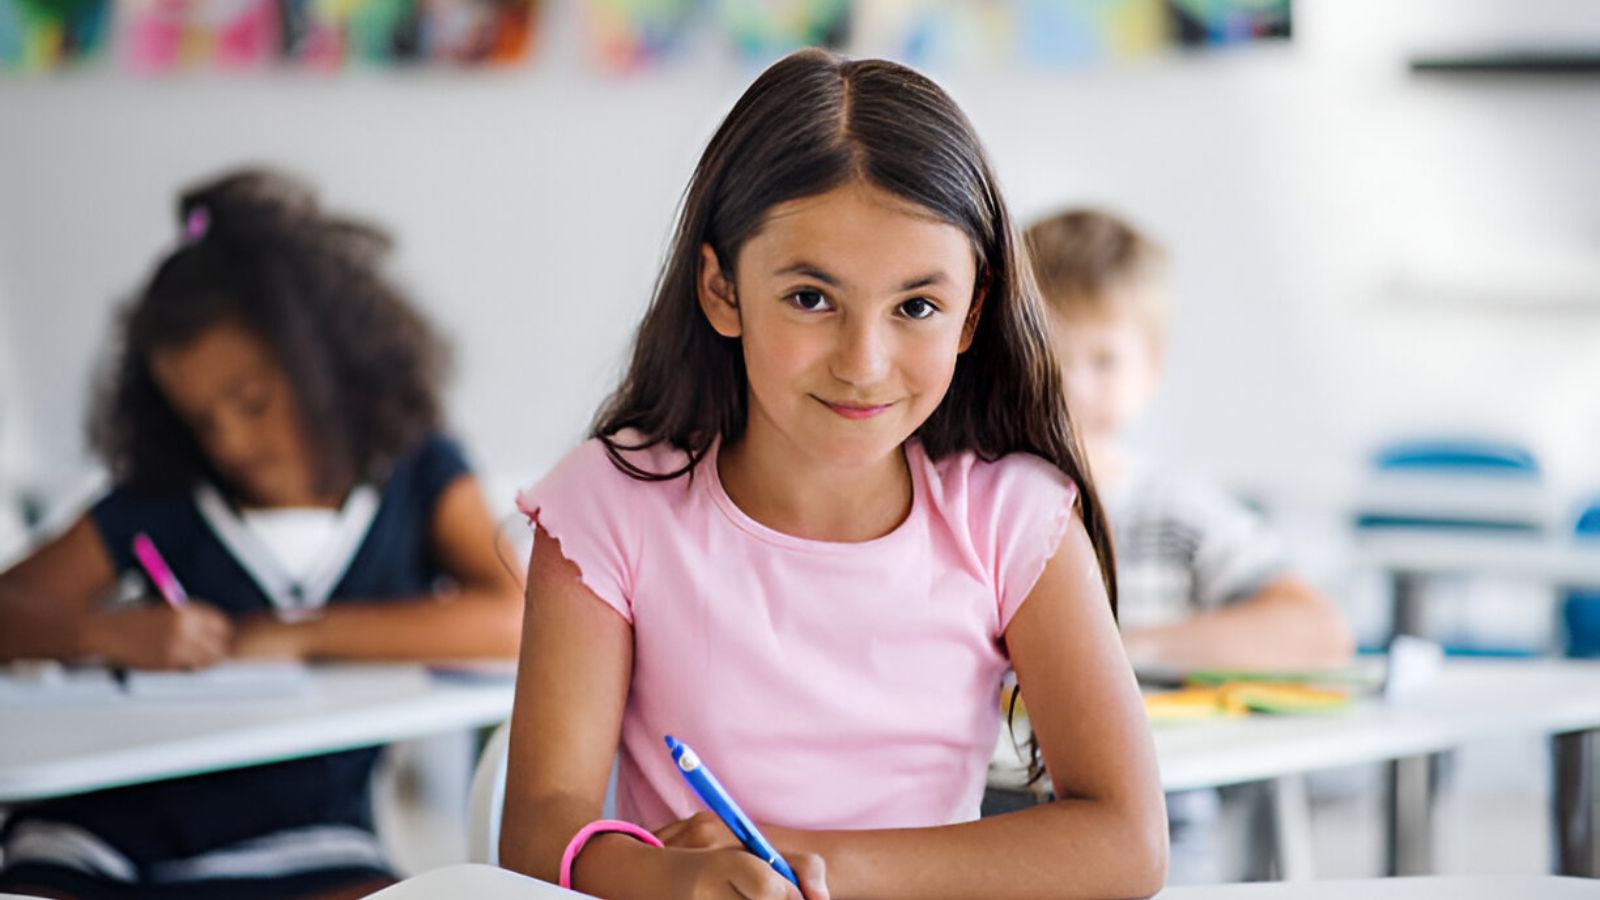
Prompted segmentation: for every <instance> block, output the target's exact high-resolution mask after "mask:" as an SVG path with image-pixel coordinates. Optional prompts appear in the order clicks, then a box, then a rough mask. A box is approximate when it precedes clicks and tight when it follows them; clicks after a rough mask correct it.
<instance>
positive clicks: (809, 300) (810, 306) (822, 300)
mask: <svg viewBox="0 0 1600 900" xmlns="http://www.w3.org/2000/svg"><path fill="white" fill-rule="evenodd" d="M787 299H788V301H789V305H790V306H792V307H794V308H795V309H798V310H803V311H805V312H822V311H823V310H826V309H827V308H828V298H827V297H824V296H822V292H821V291H814V290H809V289H808V290H803V291H795V292H794V293H792V294H790V295H789V296H788V298H787Z"/></svg>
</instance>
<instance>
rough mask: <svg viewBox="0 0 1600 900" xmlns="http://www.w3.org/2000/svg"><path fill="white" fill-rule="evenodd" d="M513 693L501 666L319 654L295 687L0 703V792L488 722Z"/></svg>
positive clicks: (118, 782)
mask: <svg viewBox="0 0 1600 900" xmlns="http://www.w3.org/2000/svg"><path fill="white" fill-rule="evenodd" d="M511 696H512V684H511V682H510V680H509V679H504V678H489V679H483V680H473V679H463V678H460V677H454V678H451V677H438V676H433V675H430V674H429V673H428V671H427V670H426V669H424V668H423V667H421V666H416V665H329V666H322V665H318V666H313V667H311V678H310V685H309V687H308V688H307V689H306V690H305V691H303V692H301V693H298V694H296V695H294V696H286V697H274V698H256V699H248V700H244V699H204V700H199V699H194V700H189V699H184V700H179V699H150V698H134V697H118V698H112V699H103V700H86V701H73V702H64V703H61V704H42V703H32V704H23V705H10V704H8V705H0V732H3V733H4V734H5V739H4V740H0V803H16V802H20V801H26V800H37V799H42V798H46V797H54V796H62V795H65V794H75V793H81V792H84V791H92V790H100V789H103V788H110V787H119V786H122V785H128V784H138V783H141V782H147V781H157V780H160V779H165V778H176V777H181V776H184V775H194V774H198V773H201V772H211V771H217V770H220V769H231V768H239V767H242V766H249V765H255V764H258V763H265V762H274V761H278V760H284V759H293V758H297V757H304V756H312V755H315V754H319V753H328V752H332V751H335V750H346V749H350V748H354V747H365V746H373V745H378V744H387V743H392V742H394V741H402V740H409V739H411V738H417V737H425V736H429V735H435V734H444V733H448V732H452V731H458V730H461V729H466V728H476V727H480V726H484V725H493V724H496V723H498V722H501V721H504V720H505V719H506V718H507V717H508V716H510V714H511Z"/></svg>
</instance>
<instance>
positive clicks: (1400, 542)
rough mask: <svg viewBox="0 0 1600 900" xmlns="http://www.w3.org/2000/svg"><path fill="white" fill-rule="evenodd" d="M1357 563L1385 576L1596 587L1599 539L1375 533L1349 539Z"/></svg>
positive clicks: (1599, 568)
mask: <svg viewBox="0 0 1600 900" xmlns="http://www.w3.org/2000/svg"><path fill="white" fill-rule="evenodd" d="M1355 558H1356V561H1357V562H1358V563H1361V564H1363V565H1367V566H1371V567H1373V568H1377V569H1383V570H1386V571H1389V572H1396V573H1399V572H1414V573H1419V574H1428V573H1444V572H1477V573H1483V574H1489V575H1509V576H1515V577H1523V578H1529V579H1533V580H1536V581H1541V582H1545V583H1547V584H1551V585H1555V586H1557V587H1581V586H1600V541H1594V540H1587V541H1580V540H1578V539H1577V538H1575V537H1574V536H1572V535H1570V534H1562V535H1559V536H1557V537H1551V536H1545V535H1519V534H1475V533H1461V534H1453V533H1440V532H1438V531H1429V530H1426V529H1416V530H1415V531H1411V530H1405V529H1375V530H1373V531H1371V532H1361V531H1358V532H1357V533H1356V536H1355Z"/></svg>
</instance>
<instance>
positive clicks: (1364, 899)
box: [372, 864, 1600, 900]
mask: <svg viewBox="0 0 1600 900" xmlns="http://www.w3.org/2000/svg"><path fill="white" fill-rule="evenodd" d="M584 896H587V895H585V894H576V893H573V892H572V891H566V890H562V889H561V888H558V887H556V886H554V885H551V884H546V883H545V882H542V881H536V880H534V879H532V878H527V877H525V876H522V875H517V874H514V873H512V872H507V871H506V870H504V869H498V868H495V867H493V866H484V865H470V864H469V865H459V866H447V867H445V868H442V869H434V870H433V871H431V872H424V873H423V874H421V875H418V876H416V877H414V878H407V879H406V880H405V881H402V882H400V883H399V884H397V885H394V886H392V887H388V888H385V889H384V890H381V891H379V892H378V893H376V894H373V895H372V897H373V898H374V900H446V898H451V900H453V898H456V897H471V898H473V900H538V898H544V897H550V898H560V897H584ZM1157 897H1158V900H1236V898H1237V900H1372V898H1375V900H1438V898H1441V897H1443V898H1449V900H1505V898H1507V897H1514V898H1517V900H1545V898H1549V900H1567V898H1572V900H1584V898H1587V900H1594V898H1600V882H1596V881H1590V880H1588V879H1582V878H1558V877H1554V876H1549V875H1482V876H1467V877H1433V878H1363V879H1353V880H1348V881H1296V882H1283V881H1280V882H1270V883H1259V884H1219V885H1204V886H1196V887H1173V888H1167V889H1166V890H1164V891H1162V892H1161V893H1160V894H1158V895H1157Z"/></svg>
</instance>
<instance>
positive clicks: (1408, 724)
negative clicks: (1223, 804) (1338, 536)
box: [990, 660, 1600, 875]
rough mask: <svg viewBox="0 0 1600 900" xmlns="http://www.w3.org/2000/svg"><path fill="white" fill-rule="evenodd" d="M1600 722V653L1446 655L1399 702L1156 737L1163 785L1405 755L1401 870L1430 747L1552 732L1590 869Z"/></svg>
mask: <svg viewBox="0 0 1600 900" xmlns="http://www.w3.org/2000/svg"><path fill="white" fill-rule="evenodd" d="M1595 729H1600V661H1569V660H1450V661H1447V662H1446V663H1445V666H1444V668H1443V670H1442V671H1441V672H1440V673H1439V676H1438V678H1437V679H1435V680H1434V681H1432V682H1429V683H1428V684H1426V685H1423V686H1421V687H1420V688H1418V689H1417V690H1416V691H1415V692H1414V693H1412V694H1410V695H1408V696H1406V697H1404V698H1401V699H1399V700H1396V701H1392V702H1391V701H1385V700H1381V699H1378V698H1368V699H1363V700H1359V701H1357V702H1356V704H1355V705H1354V707H1353V708H1351V709H1349V710H1347V711H1344V712H1342V713H1338V714H1332V715H1327V716H1251V717H1248V718H1242V719H1225V720H1216V719H1213V720H1206V721H1200V722H1191V723H1181V724H1164V725H1158V726H1156V728H1155V743H1156V755H1157V757H1158V758H1159V760H1160V763H1161V782H1162V786H1163V787H1165V788H1166V789H1167V790H1188V789H1191V788H1204V787H1217V786H1220V785H1226V784H1238V783H1242V782H1247V781H1275V780H1280V779H1284V778H1286V777H1288V778H1295V777H1297V776H1300V775H1302V774H1304V773H1307V772H1312V771H1316V770H1319V769H1331V768H1337V767H1340V766H1349V765H1359V764H1362V763H1375V762H1385V761H1391V760H1400V761H1403V765H1397V767H1396V770H1395V771H1394V772H1393V773H1391V777H1392V778H1393V779H1394V781H1393V782H1392V784H1391V789H1390V797H1389V842H1390V847H1389V850H1390V866H1391V868H1392V869H1394V870H1395V871H1396V872H1397V874H1419V873H1420V871H1423V870H1426V869H1427V868H1428V865H1429V863H1428V855H1429V854H1428V845H1429V842H1430V841H1431V836H1430V833H1429V828H1428V825H1429V821H1430V820H1429V818H1428V806H1429V797H1428V796H1427V769H1426V756H1427V754H1432V753H1438V752H1441V751H1444V750H1450V749H1453V748H1456V747H1459V746H1461V745H1463V744H1467V743H1471V742H1473V741H1478V740H1484V739H1489V738H1497V737H1510V736H1516V735H1551V736H1554V737H1555V750H1556V765H1555V769H1556V771H1555V778H1554V784H1553V790H1552V791H1551V803H1552V821H1553V823H1555V824H1556V825H1557V829H1558V830H1557V834H1556V840H1555V841H1554V842H1553V843H1554V845H1555V846H1556V847H1557V848H1558V852H1559V854H1560V857H1559V860H1560V862H1559V868H1560V870H1561V871H1563V872H1565V873H1569V874H1582V875H1592V874H1594V873H1595V869H1596V867H1597V860H1596V853H1597V852H1600V851H1597V835H1596V828H1595V824H1594V821H1593V818H1592V812H1591V809H1590V804H1589V802H1588V799H1587V798H1590V797H1591V796H1592V794H1593V780H1594V776H1593V775H1592V773H1591V772H1590V767H1591V766H1592V749H1591V745H1592V744H1593V743H1594V739H1593V736H1592V732H1593V731H1594V730H1595ZM1017 766H1020V761H1018V762H1016V763H1015V764H1014V765H1012V766H1009V767H1004V768H997V769H995V770H993V771H992V772H991V777H990V784H991V785H992V786H994V787H1001V788H1010V789H1015V788H1017V787H1018V786H1020V783H1021V782H1022V781H1023V780H1025V776H1024V775H1022V774H1021V773H1020V769H1019V768H1017ZM1291 785H1292V783H1291ZM1292 786H1293V785H1292Z"/></svg>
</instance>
